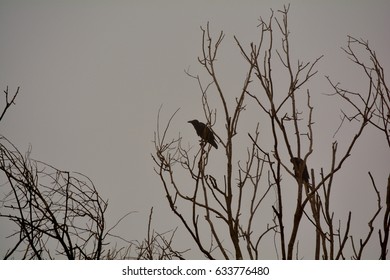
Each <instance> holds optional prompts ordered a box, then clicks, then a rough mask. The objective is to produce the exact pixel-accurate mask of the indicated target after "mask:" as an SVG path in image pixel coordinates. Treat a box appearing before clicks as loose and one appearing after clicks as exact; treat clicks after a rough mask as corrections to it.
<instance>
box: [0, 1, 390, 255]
mask: <svg viewBox="0 0 390 280" xmlns="http://www.w3.org/2000/svg"><path fill="white" fill-rule="evenodd" d="M284 3H285V2H283V1H52V0H51V1H44V0H41V1H18V0H17V1H3V0H1V1H0V40H1V41H0V87H1V90H4V89H5V88H6V86H7V85H8V86H9V88H10V91H11V92H13V91H14V90H15V89H16V88H17V87H18V86H20V87H21V92H20V95H19V96H18V98H17V100H16V106H14V107H12V108H11V110H10V111H9V112H8V113H7V115H6V117H5V119H4V121H3V123H1V124H0V129H1V134H3V135H5V136H6V137H8V138H9V139H10V140H11V141H12V142H13V143H14V144H15V145H16V146H17V147H18V148H19V149H20V150H21V151H25V150H27V148H28V145H29V144H31V145H32V157H33V158H35V159H39V160H42V161H44V162H47V163H50V164H52V165H53V166H55V167H57V168H59V169H64V170H73V171H79V172H82V173H84V174H86V175H87V176H89V177H90V178H91V179H92V180H93V181H94V183H95V185H96V186H97V187H98V189H99V191H100V194H101V195H102V196H103V197H105V198H108V199H109V217H110V218H111V220H110V222H111V223H112V224H113V223H114V222H115V219H117V218H119V217H120V216H121V215H123V214H125V213H126V212H129V211H138V214H135V215H132V216H130V217H129V218H128V219H127V220H126V221H125V222H124V223H123V224H122V225H121V226H120V227H119V228H118V234H120V235H123V236H126V237H127V238H128V239H141V238H143V237H144V234H145V231H146V223H147V215H148V211H149V209H150V207H152V206H154V207H155V227H156V228H157V230H159V231H166V230H169V229H172V228H174V227H176V226H177V225H178V220H177V219H176V217H175V216H174V215H173V214H172V213H171V212H170V211H169V210H168V206H167V202H166V199H165V196H164V194H163V190H162V187H161V185H160V182H159V180H158V178H157V176H155V175H154V172H153V162H152V160H151V156H150V153H151V152H153V143H152V140H153V131H154V130H155V123H156V116H157V111H158V108H159V106H160V105H161V104H164V107H163V117H165V119H164V120H166V118H167V117H168V116H169V115H170V114H172V113H173V112H174V111H175V110H176V109H177V108H179V107H180V108H181V110H180V111H179V113H178V116H177V118H176V119H175V121H174V126H173V127H172V129H173V132H175V131H177V132H179V131H180V133H181V134H182V136H183V138H184V141H185V142H186V143H187V142H189V143H191V144H192V145H194V144H196V143H197V138H196V135H195V133H194V131H193V128H192V127H191V126H190V125H189V124H187V120H190V119H194V118H198V119H202V118H203V113H202V107H201V103H200V92H199V90H198V86H197V84H196V83H195V82H194V80H192V79H190V78H189V77H187V76H186V75H185V73H184V71H183V70H184V69H190V71H191V72H193V73H195V74H201V75H202V76H204V72H202V71H203V69H202V68H201V67H200V66H199V65H198V63H197V57H198V56H199V55H200V53H201V48H200V47H201V32H200V28H199V27H200V26H201V25H205V24H206V22H207V21H210V26H211V29H212V31H213V32H214V34H217V33H218V32H219V31H220V30H224V32H225V33H226V38H225V40H224V43H223V47H222V49H221V52H220V58H219V60H220V65H221V67H220V69H219V71H220V76H221V79H222V81H223V82H224V87H225V88H226V89H227V93H228V94H230V95H231V96H232V98H233V96H234V94H236V92H237V91H239V90H240V87H241V85H242V79H243V77H244V75H245V69H246V65H245V63H244V61H243V59H242V56H241V54H240V52H239V50H238V48H237V47H236V45H235V43H234V40H233V35H236V36H237V37H238V38H239V39H240V40H242V42H243V44H244V45H245V46H248V44H249V43H250V42H251V41H257V38H258V37H257V36H258V30H257V28H256V26H257V24H258V19H259V17H260V16H261V17H263V18H267V17H268V16H269V14H270V8H272V9H274V10H277V9H281V8H282V7H283V4H284ZM389 11H390V2H389V1H307V0H306V1H305V0H302V1H291V8H290V13H289V19H290V31H291V37H292V38H291V39H292V41H291V43H292V49H293V55H294V59H295V60H296V59H298V58H299V59H302V60H305V61H309V60H314V59H315V58H316V57H318V56H320V55H325V57H324V58H323V60H322V61H321V63H320V64H319V66H318V70H319V74H318V75H317V76H316V78H314V79H313V81H312V82H311V83H310V88H311V91H312V93H313V94H316V97H315V98H313V102H316V103H314V105H315V106H318V107H317V109H318V111H317V112H316V113H315V114H316V115H315V118H316V120H317V121H318V126H317V127H316V130H317V133H318V134H317V135H318V136H317V138H319V139H317V141H318V144H317V147H315V149H317V152H316V154H315V155H313V158H311V159H310V162H309V164H310V165H311V166H312V167H313V168H320V167H321V166H324V165H325V164H327V158H326V157H327V156H330V147H331V142H332V141H334V139H333V138H332V135H333V132H334V131H335V129H336V128H337V125H338V122H339V108H340V107H339V106H338V105H340V104H338V103H337V102H335V100H334V99H333V100H330V99H329V97H325V96H323V95H321V93H328V92H330V91H331V88H330V87H329V85H328V84H327V82H326V79H325V77H324V76H325V75H329V76H330V77H331V78H333V80H335V81H340V82H343V83H344V82H345V85H347V86H349V85H351V89H362V87H364V86H365V83H364V82H363V81H361V79H360V78H357V76H356V74H357V73H358V74H359V73H360V72H358V71H356V67H355V66H354V65H353V64H351V63H350V62H349V61H348V60H347V59H346V57H345V55H344V54H343V52H342V50H341V49H340V47H341V46H345V45H346V36H347V35H353V36H356V37H361V38H364V39H368V40H369V42H370V44H371V46H372V48H373V49H374V50H375V51H376V52H377V55H378V56H379V57H380V58H381V62H382V65H383V66H384V68H385V69H390V56H389V54H388V53H389V50H390V39H389V26H390V20H389V15H388V14H389ZM385 73H387V72H386V70H385ZM359 77H361V76H359ZM232 100H233V99H232ZM220 110H221V108H220ZM215 129H216V130H221V131H222V129H223V125H222V124H218V123H217V124H216V127H215ZM247 129H251V130H252V129H253V127H248V128H247ZM321 131H326V132H327V133H326V134H321ZM369 131H370V130H368V131H366V133H365V135H364V137H362V139H361V141H360V143H359V144H358V145H357V147H356V150H357V151H356V154H353V156H352V157H351V158H350V159H349V161H350V165H349V166H348V167H347V168H346V169H345V171H344V172H343V175H342V176H341V175H340V178H339V184H340V189H341V190H342V188H343V187H346V186H347V185H348V186H352V185H353V187H354V188H355V190H354V192H353V194H354V195H353V196H352V197H351V192H350V191H347V192H345V191H344V192H343V191H340V190H339V191H337V190H335V196H336V197H335V201H334V204H335V207H337V209H338V210H339V211H340V212H338V213H339V215H340V216H339V217H343V218H344V217H346V215H347V213H348V211H349V210H353V211H355V210H356V211H360V210H361V212H359V213H360V215H357V216H356V219H357V217H362V221H356V220H354V219H353V222H355V223H356V224H355V225H356V228H354V229H355V230H360V229H361V230H362V231H361V234H362V235H363V234H365V233H366V231H367V227H366V222H367V221H368V218H369V217H370V215H371V214H372V211H373V209H374V207H375V206H376V204H375V203H376V200H375V195H374V194H373V192H372V190H371V189H370V186H369V178H368V176H367V171H368V169H369V168H371V169H370V170H372V171H373V172H374V175H376V176H377V178H378V184H381V185H382V186H383V185H384V182H385V180H386V179H387V176H388V172H389V168H388V166H389V150H388V149H387V148H386V145H385V143H384V141H383V139H382V138H381V136H379V137H378V135H377V134H375V133H374V134H372V135H368V134H367V133H368V132H369ZM353 132H354V131H353V130H352V129H351V130H350V131H348V128H347V127H346V132H345V134H341V135H339V137H342V136H343V135H345V137H346V138H347V139H349V138H350V137H351V135H352V133H353ZM383 151H385V152H383ZM357 170H359V171H358V172H357ZM358 182H359V183H361V184H357V183H358ZM355 184H356V185H355ZM343 185H344V186H343ZM364 188H366V189H367V188H369V191H368V195H367V191H366V190H364ZM366 200H369V201H366ZM366 204H369V205H370V206H369V207H371V208H370V209H367V211H364V210H365V209H362V206H363V205H366ZM0 228H1V227H0ZM6 234H9V232H8V231H7V230H5V229H0V252H4V250H5V248H7V246H6V245H7V244H6V240H5V239H4V236H5V235H6ZM182 234H183V235H182V236H181V237H178V238H179V242H180V239H184V240H185V239H186V238H188V236H186V235H185V233H183V232H182ZM375 238H376V237H375ZM1 254H3V253H1ZM267 256H268V255H267ZM376 256H377V253H376V252H374V253H373V254H370V255H367V257H368V258H376ZM268 257H272V254H271V255H270V256H268Z"/></svg>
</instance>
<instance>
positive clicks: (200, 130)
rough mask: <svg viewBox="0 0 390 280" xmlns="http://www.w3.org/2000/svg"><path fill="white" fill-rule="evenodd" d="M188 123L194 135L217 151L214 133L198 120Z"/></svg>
mask: <svg viewBox="0 0 390 280" xmlns="http://www.w3.org/2000/svg"><path fill="white" fill-rule="evenodd" d="M188 122H189V123H191V124H192V125H193V126H194V128H195V130H196V134H198V136H199V137H200V138H202V139H203V140H204V141H206V142H208V143H210V144H211V145H212V146H213V147H214V148H216V149H218V146H217V143H216V142H215V137H214V133H213V132H212V131H211V129H210V128H208V127H207V125H205V124H204V123H202V122H200V121H198V120H192V121H188Z"/></svg>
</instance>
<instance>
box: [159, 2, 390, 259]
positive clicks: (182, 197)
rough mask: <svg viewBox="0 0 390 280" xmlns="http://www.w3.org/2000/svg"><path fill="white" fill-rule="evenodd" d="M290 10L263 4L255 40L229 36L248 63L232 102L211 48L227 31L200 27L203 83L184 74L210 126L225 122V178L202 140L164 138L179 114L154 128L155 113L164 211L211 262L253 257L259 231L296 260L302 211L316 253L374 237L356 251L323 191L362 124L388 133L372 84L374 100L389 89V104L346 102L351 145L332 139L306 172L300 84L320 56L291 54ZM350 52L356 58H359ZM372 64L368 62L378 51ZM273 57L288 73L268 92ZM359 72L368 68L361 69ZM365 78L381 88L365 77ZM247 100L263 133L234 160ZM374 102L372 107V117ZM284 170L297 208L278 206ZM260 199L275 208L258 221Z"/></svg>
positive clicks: (329, 255)
mask: <svg viewBox="0 0 390 280" xmlns="http://www.w3.org/2000/svg"><path fill="white" fill-rule="evenodd" d="M288 11H289V6H285V7H284V8H283V9H282V10H279V11H278V12H277V15H276V16H275V14H274V12H273V11H271V15H270V17H269V18H268V19H267V20H263V19H262V18H261V19H260V24H259V26H258V27H259V39H258V42H257V43H250V44H249V47H248V48H247V47H245V46H244V45H243V44H242V43H241V42H240V40H239V39H238V38H237V37H236V36H234V40H235V43H236V44H237V46H238V49H239V51H240V52H241V54H242V56H243V58H244V60H245V61H246V62H247V71H246V74H245V78H244V79H243V82H242V87H241V88H242V90H241V91H240V92H239V93H238V94H237V96H236V97H235V98H234V99H233V100H230V99H229V98H228V96H229V95H228V94H226V92H225V91H224V90H223V88H224V87H223V85H222V84H221V82H220V79H219V72H218V66H217V57H218V54H219V53H218V50H219V48H220V46H221V44H222V42H223V39H224V37H225V34H224V33H223V32H220V33H219V35H217V36H216V38H214V37H213V36H212V33H211V31H210V26H209V23H207V26H206V27H205V28H201V31H202V33H201V34H202V44H201V46H202V48H201V50H202V55H201V56H200V57H199V63H200V64H201V66H203V68H204V69H205V72H206V74H207V75H208V77H209V82H206V83H204V82H203V80H201V79H200V77H199V75H194V74H191V73H189V72H188V71H187V72H186V73H187V74H188V75H189V76H190V77H192V78H193V79H195V81H196V82H197V84H198V85H199V89H200V93H201V97H202V107H203V111H204V117H205V119H206V120H207V125H208V126H209V127H210V128H212V127H213V126H214V124H215V123H216V122H217V120H222V121H223V125H220V127H222V126H223V127H225V133H224V135H222V134H220V133H215V135H216V138H217V139H219V141H220V143H221V145H222V147H223V149H224V153H225V159H224V162H223V164H222V163H219V165H223V166H225V167H224V172H223V175H220V174H219V173H218V170H215V168H214V169H213V168H211V167H209V161H210V158H211V157H212V156H213V152H214V151H212V150H211V148H210V146H208V145H207V144H206V143H205V142H204V141H201V142H200V148H199V149H198V150H197V151H196V152H195V153H194V152H193V150H192V149H191V148H185V147H184V145H183V139H182V137H181V136H180V135H178V136H176V137H173V138H172V139H170V138H169V137H171V136H170V133H169V129H170V127H171V126H172V125H173V122H172V121H173V119H174V117H175V115H176V113H177V111H176V112H175V113H174V114H173V115H172V116H171V118H170V119H169V120H168V122H167V125H166V126H165V128H164V129H163V130H161V129H160V113H161V112H160V111H159V113H158V118H157V130H156V132H155V138H154V143H155V153H154V154H153V155H152V157H153V160H154V162H155V164H156V168H155V171H156V173H157V174H158V176H159V178H160V180H161V182H162V185H163V187H164V190H165V193H166V198H167V200H168V203H169V205H170V207H171V210H172V211H173V213H174V214H175V215H176V216H177V217H178V218H179V220H180V221H181V223H182V224H183V225H184V227H185V228H186V229H187V231H188V233H189V234H190V236H191V237H192V239H193V240H194V241H195V243H196V245H197V246H198V248H199V250H200V251H201V252H202V253H203V254H204V255H205V257H206V258H209V259H215V258H220V257H222V258H225V259H230V258H234V259H243V258H250V259H258V258H259V256H260V251H261V250H260V248H261V246H260V245H261V244H260V243H261V241H262V238H263V237H264V236H266V235H267V234H269V233H274V235H275V242H276V243H275V250H276V253H277V257H278V258H281V259H293V258H294V257H296V258H299V252H298V249H299V247H298V232H299V229H300V228H301V227H302V220H303V218H304V217H305V219H306V220H307V221H309V223H310V224H311V225H312V226H313V232H314V236H315V249H314V252H313V253H314V254H313V258H315V259H320V258H323V259H343V258H346V246H347V241H348V239H351V240H352V242H351V243H350V244H351V247H352V249H351V250H353V252H354V253H353V255H352V256H351V257H354V258H361V256H362V252H363V250H364V249H365V246H366V244H367V242H368V240H370V238H371V236H372V235H371V231H370V232H369V233H368V235H367V236H366V237H365V239H364V240H363V239H361V241H360V243H359V248H356V246H355V243H354V242H353V238H352V237H351V236H352V235H351V233H350V223H351V216H352V213H351V212H350V213H349V214H348V217H347V218H346V221H344V222H342V221H339V222H338V223H337V221H335V220H334V212H333V210H332V207H331V192H332V188H333V187H334V181H335V178H334V176H335V174H336V173H338V172H339V171H340V170H342V168H343V167H344V166H345V164H346V162H347V159H348V157H349V156H350V155H351V153H352V151H353V149H354V147H355V146H356V143H357V142H358V139H359V138H360V137H361V135H362V133H363V131H364V129H365V128H366V127H367V125H368V124H373V125H375V126H378V128H379V129H381V130H382V131H384V133H385V135H386V136H387V138H388V133H389V131H388V126H387V125H388V119H389V118H388V112H389V111H388V104H389V102H388V90H387V87H385V86H383V85H382V86H381V87H380V88H381V93H380V94H382V97H386V91H387V101H383V100H382V101H380V100H379V99H380V98H379V97H376V98H374V97H373V96H372V95H373V94H374V93H371V91H370V93H369V95H371V97H369V98H368V101H365V100H364V98H363V97H362V96H363V95H361V96H360V95H359V96H360V98H361V99H362V100H363V102H362V104H357V103H352V104H353V105H354V106H355V108H356V109H357V110H358V115H359V116H360V123H359V125H358V128H357V131H356V132H355V134H354V135H353V136H352V137H351V139H350V140H349V144H348V145H347V146H346V148H344V149H339V148H338V143H337V142H336V141H335V142H334V143H333V144H332V146H331V147H330V149H329V150H330V153H331V162H330V164H329V167H328V168H321V170H319V171H318V173H316V172H315V171H314V170H312V169H311V170H310V176H309V174H308V169H307V162H308V159H309V158H310V156H311V155H312V153H313V146H314V142H315V139H316V138H315V135H314V133H313V124H314V111H315V108H314V107H313V105H312V103H311V93H310V89H309V88H308V87H307V86H308V82H309V81H310V80H311V79H312V78H313V77H314V76H315V74H316V73H317V71H316V70H315V66H316V64H317V63H318V62H319V61H320V60H321V58H322V56H319V57H318V58H317V59H315V60H314V61H313V62H302V61H301V60H295V59H294V58H293V57H292V55H291V49H292V46H291V45H290V35H291V33H290V30H289V29H288ZM276 38H278V39H279V41H280V44H279V45H277V44H276V42H278V40H277V39H276ZM347 54H348V50H347ZM353 57H354V56H353ZM354 58H355V59H356V60H357V57H354ZM357 61H358V60H357ZM373 61H376V58H374V59H373ZM355 62H356V61H355ZM277 64H279V65H280V64H281V65H282V70H281V71H283V72H284V75H285V76H287V77H288V82H287V84H286V85H284V90H281V88H283V85H280V83H281V82H279V84H278V91H276V90H275V86H276V80H275V78H274V76H275V75H274V73H275V70H276V68H277V66H276V65H277ZM373 69H374V71H377V73H378V76H379V80H381V79H382V82H383V83H384V77H383V69H382V68H381V67H380V65H378V64H377V65H376V66H374V67H373ZM365 71H366V73H368V74H371V72H370V71H368V72H367V69H366V70H365ZM278 75H280V73H279V72H278ZM381 75H382V76H381ZM278 77H279V76H278ZM381 77H382V78H381ZM371 84H372V85H373V86H376V88H379V86H378V85H377V84H375V83H374V82H373V81H372V82H371ZM332 85H333V84H332ZM333 86H334V89H335V90H336V93H337V95H340V96H342V97H344V98H345V99H346V100H347V101H349V102H351V101H350V99H348V97H346V96H345V92H344V91H341V89H339V88H338V87H337V86H336V85H333ZM210 94H217V96H218V97H219V99H218V100H219V103H218V105H213V106H212V105H211V104H210V103H209V96H210ZM350 94H354V93H350ZM354 95H356V94H354ZM373 99H375V100H374V101H373ZM253 101H255V103H256V104H257V105H258V111H259V112H260V113H261V117H259V118H261V120H262V123H263V122H265V121H266V120H267V121H268V122H269V127H270V131H266V132H265V133H263V134H262V131H261V130H260V128H259V124H257V126H256V128H255V129H254V132H252V133H251V132H249V133H247V134H246V136H247V137H248V138H249V139H250V140H251V144H250V146H248V148H247V160H246V162H245V164H242V162H240V161H238V162H234V158H235V157H236V156H237V154H236V151H237V150H238V149H236V148H235V147H236V146H235V144H234V143H236V142H235V141H234V139H235V138H236V137H242V134H241V135H239V134H238V132H237V131H238V125H239V120H240V118H241V117H242V114H243V111H244V110H245V109H246V106H247V104H248V103H249V102H252V103H253ZM217 106H219V107H222V117H220V116H217V114H216V107H217ZM373 108H376V110H377V111H375V114H374V113H373V111H372V109H373ZM378 108H382V111H378ZM374 116H379V119H380V120H381V125H378V123H377V122H375V121H374V120H373V117H374ZM214 132H215V131H214ZM261 135H271V138H272V139H271V141H272V142H273V144H272V146H271V147H268V146H267V145H265V144H263V142H259V137H260V136H261ZM183 173H184V174H187V176H188V180H187V181H184V180H181V179H179V178H180V176H178V175H177V174H181V175H182V174H183ZM286 176H287V177H290V178H293V179H294V181H295V183H294V184H295V186H296V187H295V188H296V191H295V209H294V210H293V214H292V215H291V211H286V210H285V207H286V205H285V201H286V199H288V200H289V201H291V200H292V199H291V197H287V198H286V196H287V195H288V194H287V193H288V192H289V191H288V190H291V182H292V180H287V179H286V178H287V177H286ZM309 177H310V180H309ZM190 181H192V184H190ZM373 185H374V191H375V192H376V194H377V195H378V201H379V202H378V209H377V210H376V212H375V213H374V214H373V216H372V219H371V220H370V221H369V225H370V228H371V227H372V224H373V222H374V221H375V220H376V219H377V217H378V215H379V213H380V210H381V205H380V193H379V191H378V190H377V188H376V186H375V184H373ZM270 190H274V192H270ZM274 193H275V199H276V203H271V205H270V204H269V201H272V199H269V198H270V196H272V195H273V194H274ZM388 197H389V195H388ZM267 203H268V204H267ZM387 203H388V199H387ZM387 205H388V204H387ZM261 206H263V207H270V208H272V211H273V216H272V217H269V222H268V223H266V224H265V225H261V224H259V223H258V221H261V220H262V221H264V220H266V219H267V218H266V217H264V214H263V213H261V212H260V211H259V208H260V207H261ZM388 217H389V214H388V212H387V214H386V215H385V221H384V227H383V233H381V231H380V233H379V235H380V242H381V246H382V250H383V248H384V249H385V250H386V248H387V247H386V246H387V243H388V241H387V240H388V229H389V228H388V226H389V221H388ZM261 218H262V219H261ZM286 221H289V222H290V221H292V222H291V224H292V226H291V227H286V226H285V224H286ZM386 232H387V235H386ZM279 252H280V253H281V255H279Z"/></svg>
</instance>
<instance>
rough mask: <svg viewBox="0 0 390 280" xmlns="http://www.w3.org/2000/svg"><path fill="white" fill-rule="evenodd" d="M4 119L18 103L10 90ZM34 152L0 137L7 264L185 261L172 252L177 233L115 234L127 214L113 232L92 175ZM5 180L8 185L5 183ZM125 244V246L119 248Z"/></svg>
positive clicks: (1, 205) (1, 212)
mask: <svg viewBox="0 0 390 280" xmlns="http://www.w3.org/2000/svg"><path fill="white" fill-rule="evenodd" d="M4 93H5V99H6V102H5V106H4V108H3V112H2V114H1V117H0V121H1V120H2V119H3V117H4V115H5V113H6V111H7V110H8V109H9V108H10V106H11V105H12V104H14V100H15V98H16V96H17V95H18V93H19V88H18V89H17V91H16V93H15V94H14V95H13V97H12V98H11V97H10V95H9V92H8V87H7V89H6V90H5V91H4ZM30 155H31V147H30V149H29V150H28V151H27V152H26V153H25V154H22V153H21V152H20V151H19V149H18V148H17V147H16V146H15V145H14V144H12V142H11V141H9V140H8V139H7V138H5V137H4V136H2V135H0V171H1V172H0V176H1V177H0V179H1V180H2V182H1V185H0V186H1V187H0V190H1V197H0V218H2V219H6V220H9V221H11V222H12V223H13V225H11V229H10V231H11V232H13V233H11V234H10V236H8V239H9V244H13V245H11V248H10V249H9V250H8V251H7V252H6V253H5V255H4V256H3V258H4V259H10V258H16V259H55V258H66V259H71V260H74V259H95V260H98V259H152V258H158V259H180V258H181V253H180V252H179V251H175V250H174V249H173V247H172V244H171V243H172V240H173V237H174V232H173V233H172V234H171V236H170V238H169V237H168V234H169V232H168V233H163V234H160V233H158V232H156V231H155V230H153V229H152V228H151V221H152V216H151V215H150V218H149V224H148V225H149V226H148V237H147V238H146V239H145V241H143V242H141V243H140V242H135V241H128V240H125V239H124V238H123V237H121V236H117V235H115V234H113V230H114V229H115V228H116V226H117V225H118V224H119V223H120V222H122V221H123V219H125V218H126V217H127V216H128V215H130V214H131V213H132V212H129V213H128V214H126V215H124V216H123V217H122V218H120V219H119V220H118V221H117V222H116V223H115V224H114V226H112V227H108V224H109V223H108V222H107V221H106V215H105V213H106V210H107V207H108V203H107V201H106V200H104V199H103V198H102V197H101V196H100V195H99V193H98V191H97V189H96V187H95V185H94V184H93V182H92V180H90V179H89V178H88V177H87V176H85V175H83V174H81V173H77V172H69V171H63V170H60V169H57V168H55V167H53V166H51V165H49V164H47V163H44V162H41V161H38V160H34V159H32V158H31V156H30ZM3 180H4V181H3ZM115 240H121V241H123V242H122V243H121V244H124V245H122V246H117V245H114V244H116V243H114V241H115Z"/></svg>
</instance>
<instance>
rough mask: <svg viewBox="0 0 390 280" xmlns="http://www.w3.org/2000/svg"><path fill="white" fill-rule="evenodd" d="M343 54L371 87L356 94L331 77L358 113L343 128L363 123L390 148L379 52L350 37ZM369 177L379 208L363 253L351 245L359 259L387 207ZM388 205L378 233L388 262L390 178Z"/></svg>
mask: <svg viewBox="0 0 390 280" xmlns="http://www.w3.org/2000/svg"><path fill="white" fill-rule="evenodd" d="M343 50H344V52H345V54H346V55H347V57H348V58H349V59H350V60H351V61H352V62H353V63H354V64H355V65H357V66H358V67H359V68H360V69H361V70H362V73H363V74H364V77H365V78H366V79H367V81H368V87H367V90H365V91H361V90H356V91H352V90H349V89H347V88H344V87H342V86H341V85H340V84H339V83H334V82H332V81H331V79H330V78H329V77H327V79H328V81H329V83H330V85H331V86H332V88H333V89H334V94H333V95H336V96H338V97H340V98H341V99H342V100H343V101H345V102H346V103H347V104H348V105H350V106H351V107H352V109H353V111H354V113H352V114H349V115H348V114H347V113H345V112H343V118H342V122H341V124H340V127H341V126H342V125H343V124H344V121H345V120H348V121H350V122H352V121H355V122H361V123H362V125H363V124H369V125H371V126H372V127H374V128H375V129H377V130H378V131H381V132H382V133H383V136H384V138H385V140H386V142H387V145H388V147H389V148H390V92H389V88H388V86H387V83H386V79H385V74H384V69H383V67H382V65H381V63H380V60H379V59H378V57H377V55H376V53H375V51H373V50H372V49H371V47H370V45H369V43H368V41H365V40H363V39H357V38H354V37H351V36H348V42H347V46H346V47H345V48H343ZM368 173H369V177H370V179H371V182H372V186H373V188H374V190H375V192H376V194H377V197H378V207H377V212H376V213H375V214H374V216H373V219H372V220H370V221H369V223H368V226H369V232H368V234H367V237H366V238H365V239H364V240H363V239H360V242H359V247H360V248H359V249H355V247H356V246H355V243H354V241H353V238H352V236H351V242H352V246H353V248H354V252H355V254H354V257H355V258H357V259H360V258H361V256H362V251H363V248H364V247H365V246H366V244H367V242H368V240H369V238H370V237H371V234H372V233H373V231H374V227H373V222H374V219H375V218H376V217H377V215H378V214H379V212H380V211H381V209H382V207H383V206H382V202H381V196H380V191H379V190H378V188H377V186H376V183H375V180H374V178H373V176H372V174H371V172H368ZM385 203H386V206H385V213H384V215H383V227H382V229H379V231H378V234H379V243H380V248H381V253H380V259H382V260H385V259H386V256H387V251H388V249H387V247H388V243H389V234H390V174H389V177H388V179H387V187H386V202H385Z"/></svg>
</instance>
